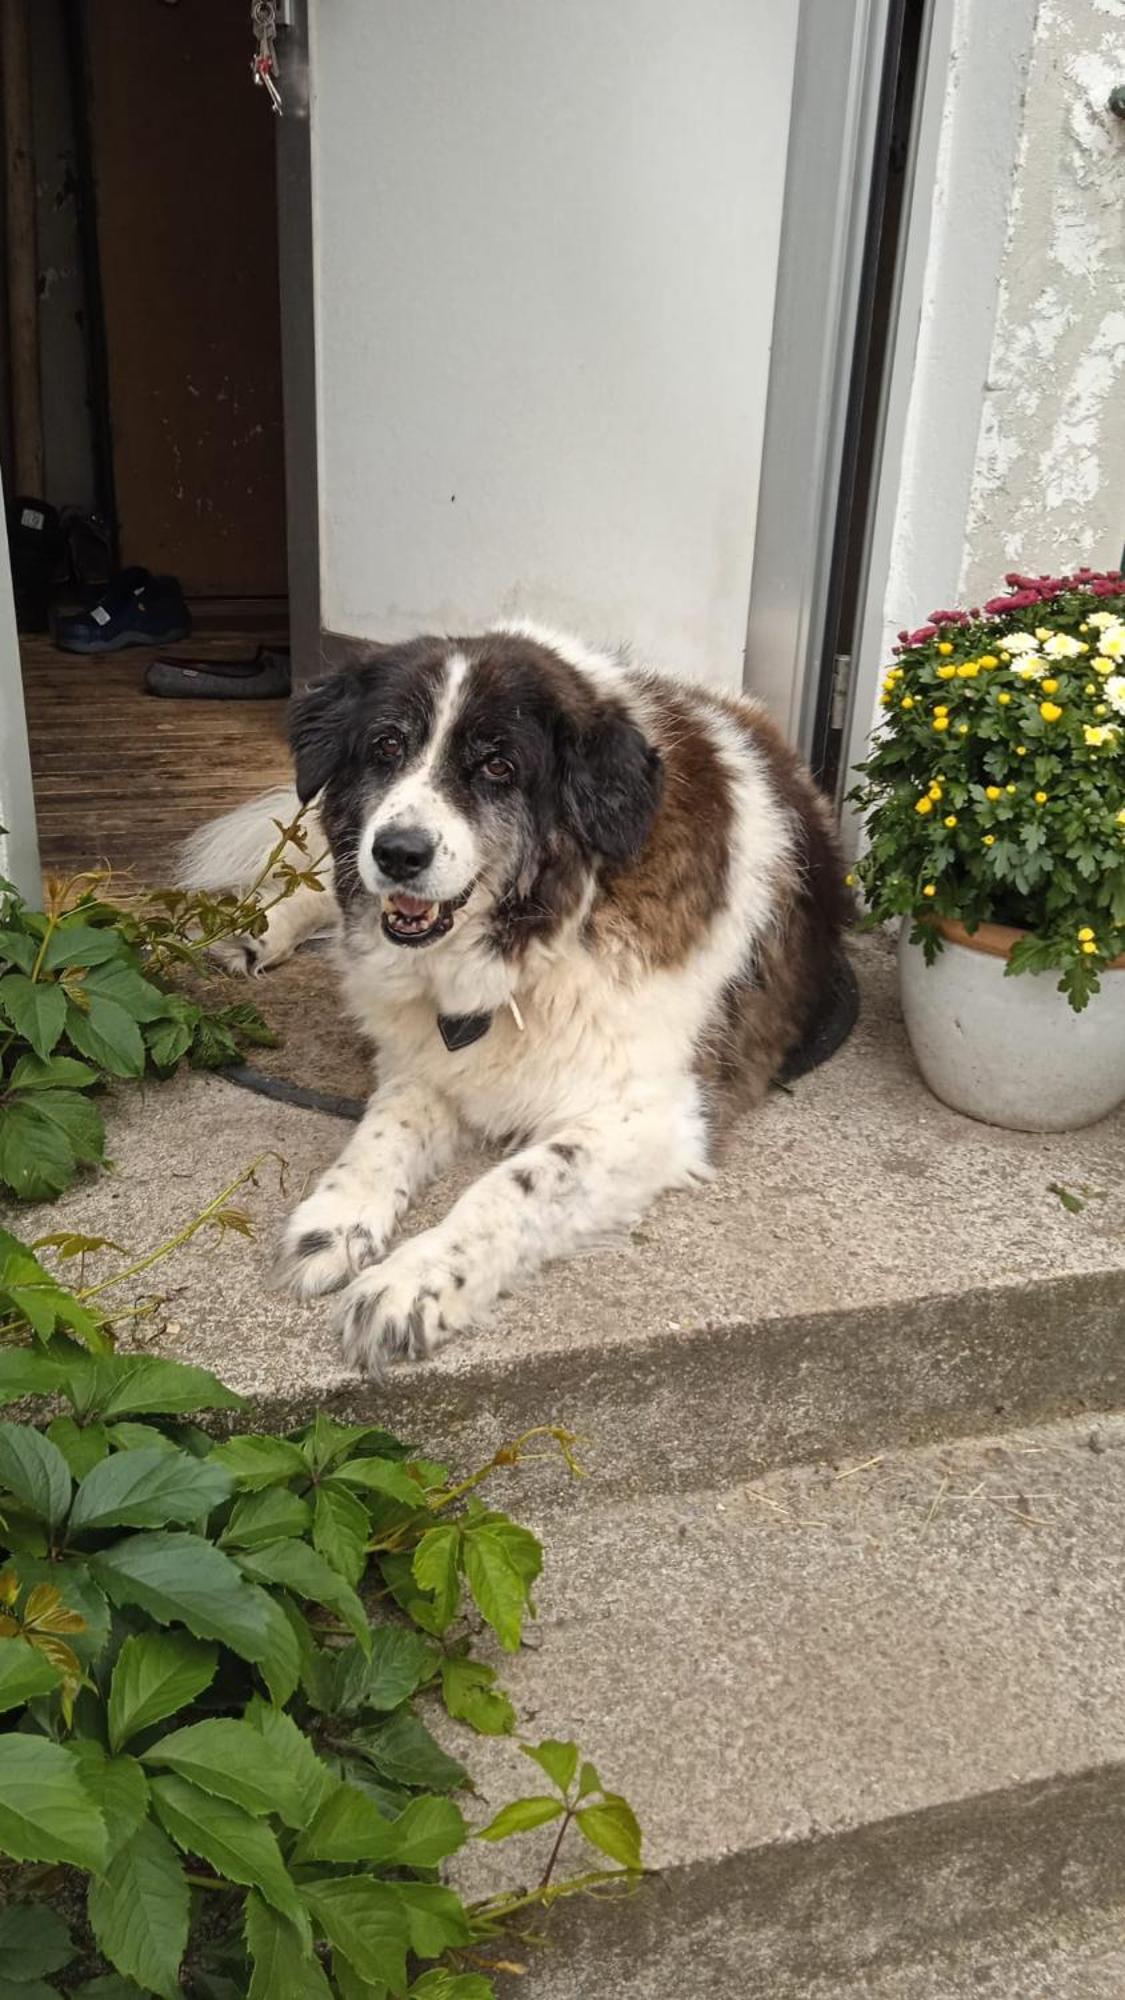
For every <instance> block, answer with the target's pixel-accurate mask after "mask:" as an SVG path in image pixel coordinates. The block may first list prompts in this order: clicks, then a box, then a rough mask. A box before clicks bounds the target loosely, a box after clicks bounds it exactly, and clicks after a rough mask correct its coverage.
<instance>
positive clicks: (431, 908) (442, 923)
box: [383, 882, 473, 945]
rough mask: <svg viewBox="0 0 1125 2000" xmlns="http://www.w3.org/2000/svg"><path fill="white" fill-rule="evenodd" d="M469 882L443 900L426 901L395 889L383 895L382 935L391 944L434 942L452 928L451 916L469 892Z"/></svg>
mask: <svg viewBox="0 0 1125 2000" xmlns="http://www.w3.org/2000/svg"><path fill="white" fill-rule="evenodd" d="M472 888H473V885H472V883H471V882H470V884H469V887H468V888H467V889H466V890H465V891H464V893H463V894H462V895H460V896H454V897H453V898H452V900H451V901H450V902H447V903H428V902H426V900H425V898H424V897H422V896H404V895H400V894H399V893H398V892H397V890H396V892H395V894H394V895H392V896H384V898H383V935H384V937H389V938H390V940H391V942H392V943H393V944H409V945H417V944H436V943H437V940H438V938H443V937H447V936H448V935H449V932H450V931H451V930H452V929H453V919H454V917H455V916H456V914H457V912H458V910H460V909H462V908H463V907H464V905H465V904H466V903H467V902H468V900H469V897H470V895H471V894H472Z"/></svg>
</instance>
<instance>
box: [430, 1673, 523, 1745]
mask: <svg viewBox="0 0 1125 2000" xmlns="http://www.w3.org/2000/svg"><path fill="white" fill-rule="evenodd" d="M495 1679H496V1673H495V1670H494V1669H493V1668H492V1667H486V1666H485V1665H484V1663H483V1661H481V1660H468V1659H463V1658H461V1657H459V1656H457V1655H452V1656H450V1657H448V1658H446V1659H444V1660H443V1661H442V1663H441V1689H442V1695H443V1697H444V1700H445V1706H446V1708H447V1709H448V1711H449V1713H450V1715H452V1716H454V1717H455V1718H456V1720H457V1721H458V1722H467V1723H468V1725H469V1727H470V1729H475V1730H476V1731H477V1732H478V1734H479V1735H481V1736H508V1735H510V1734H511V1732H512V1730H513V1729H514V1728H515V1726H516V1711H515V1709H514V1708H513V1707H512V1704H511V1702H510V1701H509V1700H508V1697H507V1695H506V1694H505V1693H504V1692H503V1690H502V1689H501V1688H497V1687H494V1686H493V1683H494V1681H495Z"/></svg>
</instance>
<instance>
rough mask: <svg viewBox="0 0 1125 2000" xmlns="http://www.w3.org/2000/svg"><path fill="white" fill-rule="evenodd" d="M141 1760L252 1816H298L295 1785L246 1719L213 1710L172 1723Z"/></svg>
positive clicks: (289, 1820)
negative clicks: (206, 1716) (202, 1718)
mask: <svg viewBox="0 0 1125 2000" xmlns="http://www.w3.org/2000/svg"><path fill="white" fill-rule="evenodd" d="M141 1762H142V1763H143V1764H148V1765H155V1766H156V1767H157V1768H158V1769H166V1770H169V1771H174V1772H176V1774H177V1776H179V1777H181V1778H190V1780H191V1782H192V1784H193V1785H198V1787H199V1789H200V1791H202V1792H210V1793H212V1794H213V1795H214V1796H215V1797H216V1798H221V1799H231V1800H232V1801H233V1803H234V1804H235V1805H236V1806H241V1807H242V1809H243V1811H244V1812H248V1813H252V1814H254V1815H255V1817H264V1816H266V1815H268V1814H269V1813H276V1814H277V1816H278V1818H279V1819H280V1820H283V1821H284V1823H285V1824H286V1825H287V1826H300V1825H301V1823H302V1819H303V1814H302V1811H301V1802H300V1793H299V1790H298V1787H297V1785H296V1783H295V1782H294V1780H293V1779H292V1777H291V1776H290V1773H289V1771H288V1770H287V1768H286V1766H285V1764H284V1762H283V1761H282V1759H281V1758H280V1757H278V1756H277V1754H276V1752H275V1751H273V1750H272V1749H271V1748H270V1746H269V1744H268V1743H267V1742H266V1739H265V1737H264V1736H263V1735H262V1734H261V1733H260V1731H258V1730H257V1729H254V1728H253V1727H252V1726H251V1724H250V1723H249V1722H239V1721H237V1720H236V1719H235V1718H234V1717H232V1716H216V1717H214V1718H212V1719H211V1720H209V1721H206V1722H193V1723H189V1724H187V1725H186V1727H184V1728H183V1729H174V1730H172V1731H171V1732H170V1733H169V1734H168V1735H167V1736H162V1737H161V1738H160V1739H159V1741H158V1742H156V1743H152V1744H150V1745H149V1748H148V1749H147V1750H145V1751H142V1753H141Z"/></svg>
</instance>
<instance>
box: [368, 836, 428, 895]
mask: <svg viewBox="0 0 1125 2000" xmlns="http://www.w3.org/2000/svg"><path fill="white" fill-rule="evenodd" d="M372 852H373V854H374V856H375V860H376V862H377V864H378V866H379V867H380V868H381V869H382V871H383V874H384V875H386V876H387V877H388V879H389V880H390V881H392V882H409V880H410V878H411V876H413V875H420V874H421V873H422V870H423V868H428V867H429V865H430V863H431V861H432V860H433V858H434V843H433V841H432V840H431V839H430V836H429V834H428V833H423V831H422V829H421V827H420V826H389V827H388V828H387V830H386V832H385V833H380V834H378V835H377V836H376V839H375V841H374V844H373V847H372Z"/></svg>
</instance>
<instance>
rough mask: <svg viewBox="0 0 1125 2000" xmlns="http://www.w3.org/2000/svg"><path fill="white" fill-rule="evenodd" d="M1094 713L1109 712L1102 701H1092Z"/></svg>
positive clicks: (1106, 713)
mask: <svg viewBox="0 0 1125 2000" xmlns="http://www.w3.org/2000/svg"><path fill="white" fill-rule="evenodd" d="M1094 714H1095V715H1108V714H1109V710H1108V708H1107V707H1106V705H1105V703H1104V701H1097V702H1095V703H1094Z"/></svg>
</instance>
